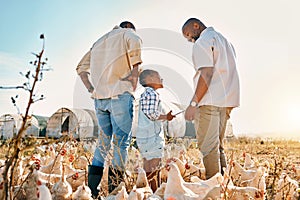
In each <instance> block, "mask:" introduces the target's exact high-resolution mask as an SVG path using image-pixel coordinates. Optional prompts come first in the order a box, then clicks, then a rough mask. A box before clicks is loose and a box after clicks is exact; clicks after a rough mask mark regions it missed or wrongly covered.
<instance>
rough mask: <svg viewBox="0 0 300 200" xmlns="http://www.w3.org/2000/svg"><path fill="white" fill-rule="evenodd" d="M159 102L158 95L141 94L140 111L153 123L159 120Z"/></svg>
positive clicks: (153, 93)
mask: <svg viewBox="0 0 300 200" xmlns="http://www.w3.org/2000/svg"><path fill="white" fill-rule="evenodd" d="M159 102H160V100H159V95H158V94H157V93H155V92H151V91H150V92H149V91H146V92H145V93H143V94H142V96H141V99H140V105H141V110H142V112H143V113H144V114H145V115H146V116H147V117H148V118H149V119H150V120H153V121H154V120H157V119H158V118H159V116H160V111H159V109H158V106H159Z"/></svg>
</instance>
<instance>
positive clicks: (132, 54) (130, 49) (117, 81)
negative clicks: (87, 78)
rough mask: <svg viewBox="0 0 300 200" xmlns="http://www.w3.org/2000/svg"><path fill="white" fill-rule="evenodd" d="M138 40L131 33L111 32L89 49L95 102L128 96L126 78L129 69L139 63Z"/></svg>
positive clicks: (130, 89) (118, 29) (129, 87)
mask: <svg viewBox="0 0 300 200" xmlns="http://www.w3.org/2000/svg"><path fill="white" fill-rule="evenodd" d="M140 55H141V40H140V38H139V37H138V36H137V35H136V34H135V33H134V31H133V30H132V29H128V28H114V29H113V30H112V31H110V32H108V33H107V34H105V35H104V36H102V37H101V38H100V39H99V40H98V41H97V42H95V44H94V45H93V47H92V49H91V63H90V67H91V81H92V83H93V85H94V87H95V92H96V98H98V99H103V98H111V97H114V96H117V95H119V94H122V93H124V92H126V91H127V92H132V85H131V83H130V82H128V81H122V80H121V79H123V78H125V77H127V76H128V75H129V74H130V72H131V69H132V67H131V66H132V65H134V64H136V63H137V62H141V56H140Z"/></svg>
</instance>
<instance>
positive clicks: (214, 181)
mask: <svg viewBox="0 0 300 200" xmlns="http://www.w3.org/2000/svg"><path fill="white" fill-rule="evenodd" d="M223 181H224V178H223V176H222V174H221V173H219V172H218V173H216V174H215V175H214V176H212V177H211V178H210V179H207V180H202V179H200V178H199V177H197V176H192V177H191V182H193V183H202V184H205V185H207V186H209V187H211V188H212V187H214V186H216V185H219V184H222V183H223Z"/></svg>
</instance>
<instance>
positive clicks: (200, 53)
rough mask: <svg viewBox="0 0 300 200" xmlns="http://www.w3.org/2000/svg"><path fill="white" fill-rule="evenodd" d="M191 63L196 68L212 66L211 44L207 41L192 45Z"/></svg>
mask: <svg viewBox="0 0 300 200" xmlns="http://www.w3.org/2000/svg"><path fill="white" fill-rule="evenodd" d="M192 57H193V63H194V66H195V68H196V69H200V68H202V67H213V66H214V59H213V45H212V44H210V42H208V41H199V42H196V43H195V44H194V46H193V56H192Z"/></svg>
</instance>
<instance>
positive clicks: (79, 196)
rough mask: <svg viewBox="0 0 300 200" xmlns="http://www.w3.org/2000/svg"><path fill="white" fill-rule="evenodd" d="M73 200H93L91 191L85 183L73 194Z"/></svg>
mask: <svg viewBox="0 0 300 200" xmlns="http://www.w3.org/2000/svg"><path fill="white" fill-rule="evenodd" d="M72 200H93V198H92V192H91V189H90V188H89V187H88V186H86V185H85V184H84V183H83V184H82V185H80V186H79V187H78V188H77V190H76V191H75V192H74V193H73V194H72Z"/></svg>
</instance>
